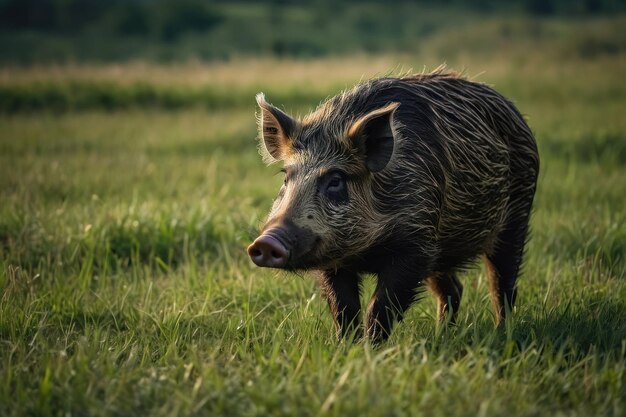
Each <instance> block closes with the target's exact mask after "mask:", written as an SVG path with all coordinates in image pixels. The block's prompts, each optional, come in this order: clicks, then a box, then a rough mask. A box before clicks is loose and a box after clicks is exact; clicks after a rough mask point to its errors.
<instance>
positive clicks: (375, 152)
mask: <svg viewBox="0 0 626 417" xmlns="http://www.w3.org/2000/svg"><path fill="white" fill-rule="evenodd" d="M399 105H400V103H390V104H388V105H386V106H385V107H382V108H380V109H377V110H373V111H371V112H369V113H367V114H366V115H365V116H362V117H360V118H359V119H357V120H356V121H355V122H354V123H352V125H351V126H350V128H349V129H348V137H349V138H350V140H351V141H352V143H353V144H355V145H356V146H357V147H358V148H359V150H360V151H361V152H362V153H363V154H364V156H365V165H366V166H367V168H368V169H369V170H370V171H371V172H378V171H381V170H382V169H384V168H385V167H386V166H387V163H388V162H389V160H390V159H391V155H392V154H393V146H394V143H393V142H394V139H393V137H394V129H393V113H394V112H395V110H396V109H397V108H398V106H399Z"/></svg>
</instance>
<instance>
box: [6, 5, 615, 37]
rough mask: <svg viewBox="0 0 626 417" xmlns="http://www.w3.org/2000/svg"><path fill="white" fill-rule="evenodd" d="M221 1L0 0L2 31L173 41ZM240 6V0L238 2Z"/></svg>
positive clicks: (539, 11)
mask: <svg viewBox="0 0 626 417" xmlns="http://www.w3.org/2000/svg"><path fill="white" fill-rule="evenodd" d="M222 3H233V2H227V1H222V2H219V1H203V0H0V28H1V30H2V31H15V30H35V31H42V32H55V33H61V34H76V33H81V32H83V31H98V32H102V33H110V34H118V35H143V36H153V37H157V38H160V39H174V38H176V37H177V36H179V35H180V34H181V33H184V32H187V31H208V30H211V29H212V28H214V27H216V26H217V25H219V24H220V22H221V21H222V20H224V18H225V17H226V16H224V15H223V14H222V13H220V10H219V7H217V6H219V5H220V4H222ZM238 3H240V4H246V3H247V2H245V1H239V2H238ZM249 3H250V5H256V6H258V5H259V4H265V5H267V6H268V7H274V8H278V7H280V6H289V5H296V6H304V7H307V8H310V9H311V10H312V11H315V10H316V9H318V10H320V11H322V12H323V11H324V10H325V9H329V8H335V7H345V5H346V4H351V5H353V4H359V3H365V2H363V1H358V0H348V1H343V2H341V3H343V6H342V5H340V4H339V3H338V2H333V1H329V0H318V1H313V2H309V1H305V0H266V1H263V2H254V1H250V2H249ZM367 3H380V4H385V5H387V6H388V7H390V8H392V7H394V4H398V3H415V4H422V5H425V6H437V5H440V6H448V7H449V6H457V7H460V8H463V9H473V10H477V11H499V10H503V11H517V12H526V13H529V14H532V15H554V14H567V15H576V14H589V13H597V14H599V13H613V12H616V11H623V10H624V9H626V0H508V1H506V2H503V1H498V0H473V1H471V2H466V1H461V0H439V1H437V0H413V1H407V0H378V1H375V0H374V1H372V0H370V1H369V2H367Z"/></svg>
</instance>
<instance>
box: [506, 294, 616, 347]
mask: <svg viewBox="0 0 626 417" xmlns="http://www.w3.org/2000/svg"><path fill="white" fill-rule="evenodd" d="M625 311H626V300H620V299H616V298H611V297H607V296H600V295H593V296H591V297H588V298H585V299H584V300H583V303H579V304H576V305H574V304H573V303H572V304H567V305H565V306H563V307H557V308H554V309H553V310H552V311H548V312H545V313H544V314H541V315H539V316H538V317H531V318H529V319H528V321H525V322H523V323H520V324H518V325H515V328H514V329H513V335H512V337H513V340H515V341H517V342H518V344H520V345H521V346H522V347H523V346H528V345H530V344H532V343H535V344H537V345H539V346H542V345H545V344H549V345H552V346H553V347H555V348H557V349H562V350H565V351H567V352H568V353H570V354H572V355H574V356H577V357H578V356H580V357H582V356H585V355H587V354H588V353H589V352H591V351H595V352H597V353H600V354H602V355H605V354H609V355H616V356H617V355H621V354H623V344H624V342H625V341H626V321H625V320H624V312H625Z"/></svg>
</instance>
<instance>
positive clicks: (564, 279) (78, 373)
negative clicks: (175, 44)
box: [0, 17, 626, 416]
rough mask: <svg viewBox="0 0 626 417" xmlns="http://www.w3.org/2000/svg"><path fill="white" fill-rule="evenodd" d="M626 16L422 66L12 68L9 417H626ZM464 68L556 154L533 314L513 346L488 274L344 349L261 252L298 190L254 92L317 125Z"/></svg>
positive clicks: (550, 165) (535, 28)
mask: <svg viewBox="0 0 626 417" xmlns="http://www.w3.org/2000/svg"><path fill="white" fill-rule="evenodd" d="M623 22H624V18H623V17H615V18H604V19H595V20H594V19H591V20H589V21H584V22H581V21H576V20H574V21H569V22H561V21H542V22H540V23H529V22H527V21H519V20H516V19H512V20H510V21H507V23H506V24H503V23H501V22H500V21H497V22H496V21H495V20H494V21H488V22H486V23H485V24H483V25H479V26H478V27H473V28H472V29H471V30H470V29H467V28H466V27H459V28H458V29H455V30H450V31H447V32H445V34H442V35H441V36H435V37H433V38H431V39H429V43H428V45H425V46H424V47H423V48H422V49H421V50H420V51H419V53H415V54H400V53H398V54H395V53H394V54H375V55H370V54H354V55H337V56H331V57H324V58H313V59H308V60H304V61H303V60H293V59H286V58H263V57H260V58H252V57H238V58H233V59H231V60H228V61H222V62H213V63H206V62H200V61H189V62H185V63H182V64H177V65H175V64H170V65H164V64H160V65H157V64H153V63H152V64H150V63H146V62H130V63H122V64H119V63H118V64H89V63H87V64H85V63H73V64H72V63H69V64H61V65H51V64H46V65H32V66H28V67H16V66H10V65H6V66H4V67H2V68H0V415H3V416H18V415H37V416H47V415H50V416H52V415H79V416H80V415H102V416H111V415H120V416H124V415H155V416H159V415H163V416H171V415H211V416H212V415H227V416H236V415H246V416H255V415H258V416H264V415H294V416H295V415H298V416H350V415H371V416H379V415H389V416H421V415H434V416H443V415H454V416H499V415H502V416H538V415H548V414H550V415H554V416H588V415H603V416H623V415H625V414H626V314H625V312H626V282H625V275H626V259H625V256H626V255H625V254H626V208H625V207H626V117H625V115H626V82H625V81H624V74H626V53H625V50H624V49H620V48H622V47H621V46H620V45H626V41H624V39H626V38H624V35H623V34H621V35H619V36H616V35H617V30H616V28H618V27H621V25H623ZM607 28H608V29H607ZM461 41H462V42H463V44H464V45H465V46H466V48H467V49H465V50H464V51H462V50H460V49H459V48H458V44H459V42H461ZM590 42H591V45H592V46H591V47H590V46H589V45H590ZM603 45H604V46H603ZM607 45H608V46H607ZM615 45H617V46H616V47H614V46H615ZM443 61H446V62H447V64H448V67H450V68H452V69H461V70H464V71H465V73H466V75H467V76H468V77H470V78H472V79H474V80H477V81H481V82H486V83H489V84H491V85H493V86H494V87H495V88H496V89H498V90H499V91H500V92H502V93H503V94H505V95H506V96H508V97H509V98H511V99H512V100H513V101H514V102H515V103H516V104H517V106H518V107H519V108H520V110H521V111H522V113H524V114H525V115H526V117H527V120H528V123H529V124H530V126H531V127H532V129H533V131H534V132H535V134H536V137H537V141H538V145H539V149H540V155H541V175H540V181H539V188H538V191H537V196H536V203H535V209H534V216H533V219H532V230H533V232H532V239H531V240H530V243H529V245H528V251H527V257H526V262H525V267H524V275H523V277H522V278H521V279H520V281H519V292H520V294H519V299H518V305H517V307H516V310H515V312H514V315H513V316H512V318H511V319H510V320H508V321H507V323H506V328H505V329H501V330H496V329H494V319H493V315H492V312H491V309H490V303H489V298H488V289H487V282H486V276H485V271H484V270H483V269H482V268H481V267H479V266H477V267H476V268H473V269H471V270H469V271H467V272H465V273H463V274H462V276H461V280H462V282H463V283H464V285H465V294H464V296H465V298H464V300H463V304H462V309H461V312H460V316H459V320H458V325H457V326H454V327H446V326H440V325H437V323H436V319H435V306H434V300H433V298H432V297H430V296H429V295H428V294H425V297H424V299H423V300H422V301H421V302H420V303H418V304H416V305H415V306H414V307H413V308H412V309H411V310H410V312H409V314H408V316H407V317H406V318H405V320H404V321H403V322H402V323H401V324H400V325H398V326H397V327H396V329H395V332H394V333H393V335H392V337H391V338H390V340H389V341H388V342H386V343H385V344H384V345H383V346H381V347H377V348H375V347H372V346H370V345H369V344H368V343H367V342H360V343H354V344H350V343H341V342H337V340H336V339H335V335H334V327H333V325H332V320H331V317H330V314H329V312H328V311H327V310H328V308H327V306H326V304H325V302H324V301H323V300H321V299H320V296H319V294H318V290H317V288H316V286H315V284H314V281H313V280H312V279H311V277H309V276H307V275H306V274H305V275H292V274H285V273H279V272H275V271H271V270H265V269H258V268H255V267H254V266H253V265H252V263H251V262H250V261H249V260H248V258H247V255H246V253H245V247H246V246H247V245H248V244H249V243H250V242H251V240H252V239H253V238H254V236H255V232H256V230H257V229H258V227H259V226H260V224H261V222H262V220H263V217H264V215H265V214H266V212H267V210H268V208H269V206H270V205H271V201H272V199H273V197H274V195H275V193H276V192H277V190H278V188H279V186H280V183H281V182H282V177H281V175H280V174H279V173H278V174H277V171H278V169H279V167H278V166H272V167H265V166H264V165H263V164H262V162H261V160H260V157H259V155H258V153H257V149H256V142H255V136H256V125H255V122H256V120H255V111H256V109H255V102H254V94H255V93H256V92H259V91H263V92H265V93H266V95H267V97H268V99H269V100H270V101H272V102H273V103H274V104H277V105H279V106H284V108H285V109H286V110H288V111H292V112H294V113H296V114H301V115H302V114H304V113H305V112H307V111H308V110H310V109H312V108H314V107H315V105H316V104H317V103H318V102H319V101H320V100H322V99H323V98H325V97H327V96H330V95H332V94H335V93H336V92H337V91H339V90H340V89H343V88H347V87H350V86H351V85H353V84H355V83H357V82H358V81H359V80H360V79H364V78H369V77H373V76H380V75H385V74H401V73H406V72H409V71H422V70H432V69H434V68H435V67H436V66H438V65H439V64H441V63H442V62H443ZM372 288H373V280H372V279H369V280H368V281H367V285H366V288H365V292H364V294H368V293H370V292H371V290H372ZM366 302H367V296H366V297H365V300H364V303H366Z"/></svg>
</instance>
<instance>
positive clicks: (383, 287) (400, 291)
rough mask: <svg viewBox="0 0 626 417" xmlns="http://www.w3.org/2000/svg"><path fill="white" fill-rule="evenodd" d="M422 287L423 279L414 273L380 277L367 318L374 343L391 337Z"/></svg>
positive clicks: (368, 329) (401, 272) (380, 275)
mask: <svg viewBox="0 0 626 417" xmlns="http://www.w3.org/2000/svg"><path fill="white" fill-rule="evenodd" d="M388 272H389V271H388ZM392 272H393V271H392ZM421 287H422V279H420V276H419V274H416V273H415V272H414V271H412V272H406V271H400V272H399V273H397V274H393V273H391V274H390V273H381V274H379V275H378V285H377V286H376V291H375V292H374V296H373V297H372V300H371V301H370V304H369V307H368V309H367V318H366V327H367V336H368V338H369V339H370V340H371V341H372V342H373V343H375V344H376V343H379V342H382V341H384V340H385V339H387V338H388V337H389V335H390V334H391V328H392V327H393V324H394V322H395V321H399V320H402V316H403V315H404V312H405V311H406V310H407V309H408V308H409V307H410V306H411V304H413V301H414V300H415V297H416V294H417V292H418V291H419V289H420V288H421Z"/></svg>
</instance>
